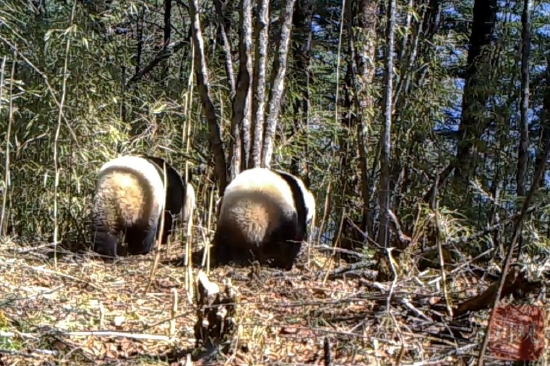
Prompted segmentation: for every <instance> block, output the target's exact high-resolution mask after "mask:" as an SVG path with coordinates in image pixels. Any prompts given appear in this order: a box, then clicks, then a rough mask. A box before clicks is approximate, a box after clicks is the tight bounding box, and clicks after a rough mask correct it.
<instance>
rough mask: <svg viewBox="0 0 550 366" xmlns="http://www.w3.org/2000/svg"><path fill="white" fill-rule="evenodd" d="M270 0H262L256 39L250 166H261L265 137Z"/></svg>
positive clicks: (255, 30)
mask: <svg viewBox="0 0 550 366" xmlns="http://www.w3.org/2000/svg"><path fill="white" fill-rule="evenodd" d="M268 31H269V0H260V5H259V9H258V15H257V17H256V27H255V29H254V39H256V40H257V44H256V54H255V59H254V76H253V78H252V93H253V96H252V123H251V136H250V141H251V151H250V155H249V161H248V167H249V168H258V167H260V166H261V157H262V141H263V138H264V121H265V96H266V85H265V81H266V72H267V67H266V66H267V43H268V41H269V38H268V36H269V33H268Z"/></svg>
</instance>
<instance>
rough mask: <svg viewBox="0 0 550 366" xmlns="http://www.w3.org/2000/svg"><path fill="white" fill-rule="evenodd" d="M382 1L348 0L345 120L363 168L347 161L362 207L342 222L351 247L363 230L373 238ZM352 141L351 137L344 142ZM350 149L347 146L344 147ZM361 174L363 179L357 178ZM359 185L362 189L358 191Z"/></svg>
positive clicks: (350, 187) (349, 190) (352, 193)
mask: <svg viewBox="0 0 550 366" xmlns="http://www.w3.org/2000/svg"><path fill="white" fill-rule="evenodd" d="M377 11H378V1H376V0H353V1H350V2H348V7H347V9H346V20H347V23H348V26H347V31H348V37H349V47H348V52H349V56H350V57H349V63H348V69H347V73H346V91H347V93H346V96H345V101H344V107H346V109H347V111H346V116H345V117H344V121H345V122H346V125H347V127H348V128H349V129H351V130H355V133H356V138H357V150H358V152H359V154H358V155H359V156H358V162H359V164H358V165H359V171H358V172H357V171H356V170H355V169H354V168H353V167H352V165H354V164H343V167H342V169H343V170H344V176H346V177H348V178H347V184H345V186H346V192H345V194H344V196H345V197H349V198H350V199H352V198H351V197H360V198H361V201H360V202H359V204H353V203H352V206H354V207H361V210H360V211H359V212H353V211H351V212H350V216H351V220H352V222H354V224H355V225H351V224H349V223H348V220H345V221H344V225H343V226H342V233H341V235H337V237H340V238H341V243H340V246H341V247H342V248H344V249H348V250H359V249H360V248H361V247H362V244H363V243H364V242H365V239H364V238H363V235H362V233H360V232H358V231H357V229H356V227H355V226H357V227H358V228H359V229H360V231H362V232H363V233H366V234H367V235H368V236H369V237H370V238H373V230H372V229H373V219H372V214H371V211H370V210H369V208H370V199H371V195H372V193H371V190H370V189H369V187H370V186H371V185H372V182H371V180H370V178H369V174H368V164H367V139H368V130H367V128H368V125H369V124H371V123H372V119H373V115H374V113H373V109H374V104H375V100H374V97H373V95H372V92H371V90H370V88H369V86H370V85H372V83H373V80H374V75H375V68H374V63H373V60H374V59H375V58H376V33H377V26H378V16H377ZM343 143H344V144H346V145H347V144H348V140H346V141H344V142H343ZM344 149H345V150H346V149H347V148H346V147H345V148H344ZM357 175H359V178H360V179H356V176H357ZM356 187H358V188H359V192H357V191H356V189H355V188H356ZM342 257H343V258H344V259H346V260H352V261H353V260H356V259H357V258H356V257H354V256H348V255H342Z"/></svg>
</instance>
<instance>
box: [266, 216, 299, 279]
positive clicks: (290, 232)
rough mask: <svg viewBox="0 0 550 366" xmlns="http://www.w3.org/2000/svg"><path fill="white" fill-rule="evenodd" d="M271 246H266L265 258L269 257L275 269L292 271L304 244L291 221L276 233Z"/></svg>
mask: <svg viewBox="0 0 550 366" xmlns="http://www.w3.org/2000/svg"><path fill="white" fill-rule="evenodd" d="M275 232H276V233H278V234H276V235H273V236H272V237H271V240H270V245H266V246H264V256H265V257H269V259H270V262H271V263H270V264H271V266H273V267H277V268H281V269H284V270H287V271H289V270H291V269H292V267H293V266H294V262H295V261H296V258H297V257H298V254H299V253H300V249H301V248H302V242H301V241H300V240H298V239H299V237H298V235H297V229H296V224H295V223H294V222H292V220H289V221H288V222H286V223H285V224H283V225H281V226H280V228H279V229H278V230H276V231H275Z"/></svg>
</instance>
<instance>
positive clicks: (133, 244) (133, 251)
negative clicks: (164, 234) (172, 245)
mask: <svg viewBox="0 0 550 366" xmlns="http://www.w3.org/2000/svg"><path fill="white" fill-rule="evenodd" d="M156 234H157V228H156V227H153V228H140V229H136V228H132V229H127V230H126V243H128V254H130V255H139V254H148V253H150V252H151V250H152V249H153V246H154V244H155V237H156Z"/></svg>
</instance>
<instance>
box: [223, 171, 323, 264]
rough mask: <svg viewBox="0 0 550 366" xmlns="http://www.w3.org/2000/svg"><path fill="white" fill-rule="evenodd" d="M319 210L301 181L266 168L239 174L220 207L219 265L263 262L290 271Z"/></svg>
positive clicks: (229, 186)
mask: <svg viewBox="0 0 550 366" xmlns="http://www.w3.org/2000/svg"><path fill="white" fill-rule="evenodd" d="M314 212H315V199H314V197H313V194H312V193H311V192H310V191H309V190H308V189H307V188H306V187H305V185H304V183H303V182H302V180H301V179H300V178H297V177H295V176H293V175H292V174H290V173H286V172H282V171H275V170H269V169H264V168H254V169H248V170H245V171H243V172H241V173H240V174H239V175H237V177H235V179H234V180H233V181H231V183H230V184H229V185H228V186H227V188H226V190H225V194H224V196H223V197H222V199H221V201H220V205H219V213H218V223H217V228H216V233H215V234H214V241H213V253H214V256H215V258H216V259H217V262H218V264H225V263H229V262H242V261H245V262H246V261H250V260H255V259H256V260H259V261H260V262H261V263H267V264H271V265H273V266H275V267H279V268H284V269H291V268H292V266H293V265H294V261H295V259H296V257H297V255H298V253H299V252H300V249H301V244H302V241H303V240H305V239H306V237H307V231H308V230H307V227H308V224H309V222H310V221H311V220H312V218H313V215H314Z"/></svg>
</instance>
